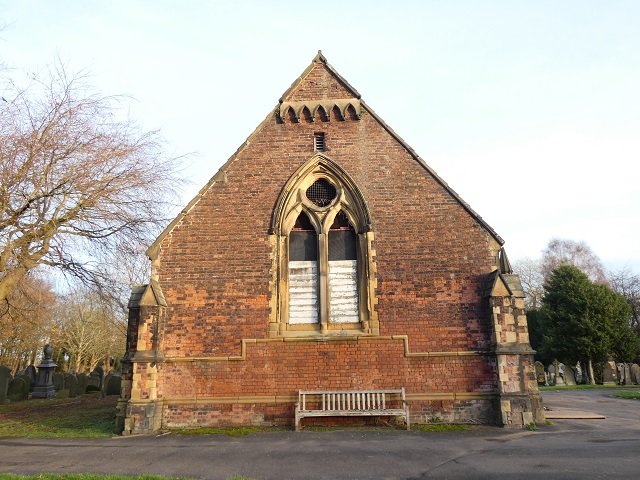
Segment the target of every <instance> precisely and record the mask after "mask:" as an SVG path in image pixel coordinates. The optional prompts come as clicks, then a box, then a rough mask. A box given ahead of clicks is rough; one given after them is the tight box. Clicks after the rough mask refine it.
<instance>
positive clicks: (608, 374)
mask: <svg viewBox="0 0 640 480" xmlns="http://www.w3.org/2000/svg"><path fill="white" fill-rule="evenodd" d="M615 367H616V365H615V363H613V361H610V362H605V364H604V367H603V368H602V383H603V385H615V384H616V380H617V375H616V368H615Z"/></svg>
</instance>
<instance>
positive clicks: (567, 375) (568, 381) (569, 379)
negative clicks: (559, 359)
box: [564, 367, 576, 385]
mask: <svg viewBox="0 0 640 480" xmlns="http://www.w3.org/2000/svg"><path fill="white" fill-rule="evenodd" d="M564 383H565V385H576V376H575V375H574V373H573V368H571V367H564Z"/></svg>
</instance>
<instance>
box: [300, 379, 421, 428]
mask: <svg viewBox="0 0 640 480" xmlns="http://www.w3.org/2000/svg"><path fill="white" fill-rule="evenodd" d="M295 413H296V431H300V428H301V427H300V420H302V419H303V418H305V417H356V416H393V417H396V416H400V417H404V421H405V424H406V425H407V430H409V428H410V423H409V405H408V404H407V400H406V399H405V396H404V388H401V389H400V390H300V391H299V392H298V402H297V403H296V411H295Z"/></svg>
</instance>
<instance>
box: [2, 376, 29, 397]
mask: <svg viewBox="0 0 640 480" xmlns="http://www.w3.org/2000/svg"><path fill="white" fill-rule="evenodd" d="M28 382H29V380H28V379H25V377H24V376H21V377H16V378H14V379H13V380H11V381H10V382H9V389H8V390H7V398H8V399H9V401H10V402H22V401H24V400H28V399H29V383H28Z"/></svg>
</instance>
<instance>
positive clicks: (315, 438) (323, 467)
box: [0, 387, 640, 480]
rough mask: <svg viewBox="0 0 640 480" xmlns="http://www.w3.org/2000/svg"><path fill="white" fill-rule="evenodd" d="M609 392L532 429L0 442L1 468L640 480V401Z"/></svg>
mask: <svg viewBox="0 0 640 480" xmlns="http://www.w3.org/2000/svg"><path fill="white" fill-rule="evenodd" d="M639 390H640V387H639ZM611 393H612V390H609V389H606V390H604V389H603V390H573V391H562V392H560V391H549V392H544V393H543V399H544V403H545V406H547V407H548V408H549V409H550V413H551V414H553V413H556V414H558V413H559V412H562V411H567V412H568V411H576V412H582V413H587V414H596V415H583V416H592V417H597V416H604V417H605V418H600V419H594V418H591V419H589V418H582V419H575V418H574V419H556V420H553V422H554V424H553V425H551V426H544V427H541V428H540V429H539V430H538V431H535V432H529V431H526V430H523V431H520V430H519V431H511V430H504V429H500V428H493V427H487V428H481V429H478V430H474V431H472V432H462V433H455V432H448V433H425V432H417V431H411V432H406V431H403V430H344V431H325V432H310V431H303V432H300V433H296V432H269V433H257V434H252V435H249V436H247V437H244V438H231V437H227V436H221V435H203V436H181V435H163V436H158V437H154V436H144V437H115V438H107V439H43V438H35V439H34V438H0V472H12V473H22V474H34V473H40V472H55V473H80V472H93V473H108V474H122V475H139V474H158V475H169V476H182V477H184V476H188V477H194V478H203V479H223V480H226V479H229V478H230V477H232V476H233V475H242V476H245V477H248V478H252V479H255V480H262V479H265V480H267V479H273V480H276V479H277V480H285V479H429V478H442V479H462V478H465V479H467V478H473V479H495V478H501V479H503V478H507V479H538V478H540V479H550V478H562V479H585V478H616V479H634V480H635V479H637V478H640V401H638V400H623V399H616V398H612V397H611ZM556 416H561V415H556ZM569 416H573V415H569ZM575 416H577V415H575Z"/></svg>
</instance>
